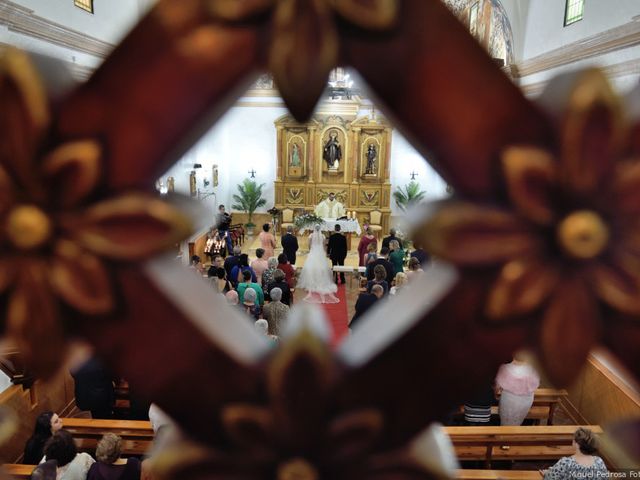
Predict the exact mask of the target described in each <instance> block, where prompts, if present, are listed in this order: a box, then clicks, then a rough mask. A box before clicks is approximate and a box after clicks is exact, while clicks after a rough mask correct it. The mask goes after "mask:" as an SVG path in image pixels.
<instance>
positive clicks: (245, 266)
mask: <svg viewBox="0 0 640 480" xmlns="http://www.w3.org/2000/svg"><path fill="white" fill-rule="evenodd" d="M243 272H250V273H251V281H252V282H256V281H257V280H258V278H257V277H256V272H254V271H253V269H252V268H251V267H250V266H249V255H247V254H246V253H241V254H240V258H239V260H238V264H237V265H236V266H235V267H233V268H232V269H231V275H230V276H227V278H228V279H229V281H230V282H231V285H233V286H234V287H235V286H237V285H238V283H240V282H241V281H242V278H243V276H242V273H243Z"/></svg>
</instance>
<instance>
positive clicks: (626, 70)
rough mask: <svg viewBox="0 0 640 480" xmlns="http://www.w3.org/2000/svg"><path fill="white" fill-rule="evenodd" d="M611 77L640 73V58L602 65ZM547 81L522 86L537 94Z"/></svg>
mask: <svg viewBox="0 0 640 480" xmlns="http://www.w3.org/2000/svg"><path fill="white" fill-rule="evenodd" d="M600 68H601V69H602V70H603V71H604V73H605V74H606V75H607V77H609V78H616V77H625V76H627V75H640V58H634V59H632V60H626V61H624V62H620V63H613V64H611V65H607V66H602V67H600ZM546 85H547V82H546V81H543V82H535V83H529V84H526V85H521V86H520V88H521V89H522V91H523V92H524V94H525V95H527V96H535V95H538V94H540V93H542V91H543V90H544V87H545V86H546Z"/></svg>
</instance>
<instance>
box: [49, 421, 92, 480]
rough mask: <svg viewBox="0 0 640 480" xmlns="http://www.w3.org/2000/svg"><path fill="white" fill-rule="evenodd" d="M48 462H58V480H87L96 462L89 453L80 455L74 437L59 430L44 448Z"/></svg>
mask: <svg viewBox="0 0 640 480" xmlns="http://www.w3.org/2000/svg"><path fill="white" fill-rule="evenodd" d="M44 455H45V458H46V461H49V460H55V461H56V462H58V467H57V469H56V478H57V480H86V478H87V473H88V472H89V469H90V468H91V465H93V463H94V462H95V460H94V459H93V458H91V455H89V454H88V453H84V452H83V453H78V449H77V448H76V444H75V442H74V441H73V437H72V436H71V434H70V433H69V432H67V431H66V430H59V431H57V432H56V433H54V434H53V436H52V437H51V438H50V439H49V440H47V443H46V445H45V446H44Z"/></svg>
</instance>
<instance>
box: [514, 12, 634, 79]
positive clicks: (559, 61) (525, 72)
mask: <svg viewBox="0 0 640 480" xmlns="http://www.w3.org/2000/svg"><path fill="white" fill-rule="evenodd" d="M638 44H640V21H635V20H634V21H631V22H628V23H625V24H623V25H620V26H618V27H615V28H611V29H609V30H605V31H604V32H600V33H597V34H595V35H591V36H590V37H586V38H583V39H582V40H578V41H575V42H572V43H569V44H567V45H565V46H563V47H560V48H556V49H553V50H549V51H548V52H546V53H543V54H542V55H538V56H536V57H533V58H530V59H528V60H524V61H523V62H520V63H519V64H517V69H516V71H517V75H518V77H520V78H522V77H526V76H529V75H533V74H534V73H539V72H544V71H545V70H550V69H552V68H556V67H561V66H563V65H568V64H570V63H574V62H577V61H579V60H584V59H586V58H591V57H595V56H598V55H604V54H605V53H609V52H615V51H616V50H620V49H623V48H627V47H631V46H634V45H638Z"/></svg>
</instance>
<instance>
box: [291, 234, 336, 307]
mask: <svg viewBox="0 0 640 480" xmlns="http://www.w3.org/2000/svg"><path fill="white" fill-rule="evenodd" d="M309 243H310V246H311V248H310V250H309V255H308V256H307V259H306V261H305V262H304V266H303V267H302V273H301V274H300V278H299V280H298V284H297V286H298V288H304V289H305V290H307V296H306V297H305V298H304V301H305V302H310V303H338V302H339V301H340V299H339V298H338V297H336V296H335V293H336V292H337V291H338V286H337V285H336V284H335V282H334V281H333V272H332V270H331V266H330V265H329V262H328V261H327V254H326V252H325V250H324V235H323V234H322V232H321V231H320V227H319V226H317V225H316V227H315V228H314V231H313V233H312V234H311V236H310V237H309Z"/></svg>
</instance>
